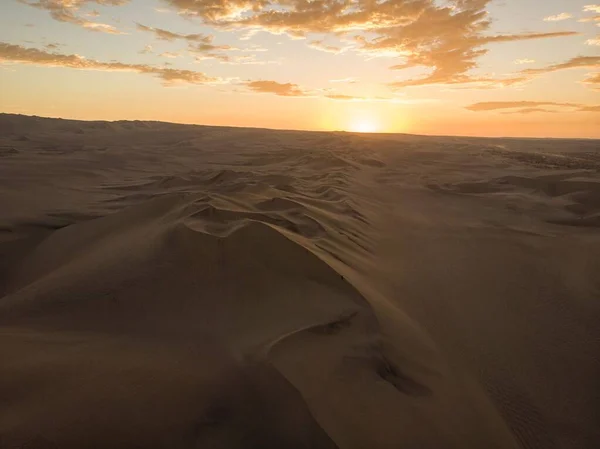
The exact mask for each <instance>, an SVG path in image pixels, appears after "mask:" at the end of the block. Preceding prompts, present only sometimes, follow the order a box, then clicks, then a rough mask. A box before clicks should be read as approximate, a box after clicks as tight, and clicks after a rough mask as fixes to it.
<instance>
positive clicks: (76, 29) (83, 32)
mask: <svg viewBox="0 0 600 449" xmlns="http://www.w3.org/2000/svg"><path fill="white" fill-rule="evenodd" d="M599 25H600V5H593V4H589V1H588V0H582V1H580V0H548V1H545V2H539V1H537V0H519V1H517V0H503V1H492V0H448V1H441V0H411V1H408V0H385V1H379V2H375V1H373V0H321V1H313V2H306V1H302V0H286V1H283V0H258V1H256V0H253V1H250V0H196V1H192V0H143V1H142V0H22V1H21V0H6V1H3V2H2V3H1V4H0V112H10V113H23V114H35V115H43V116H52V117H68V118H77V119H106V120H116V119H142V120H164V121H174V122H183V123H198V124H212V125H233V126H256V127H266V128H288V129H315V130H348V131H362V132H373V131H376V132H407V133H419V134H443V135H477V136H540V137H600V51H599V50H600V30H599V28H598V26H599Z"/></svg>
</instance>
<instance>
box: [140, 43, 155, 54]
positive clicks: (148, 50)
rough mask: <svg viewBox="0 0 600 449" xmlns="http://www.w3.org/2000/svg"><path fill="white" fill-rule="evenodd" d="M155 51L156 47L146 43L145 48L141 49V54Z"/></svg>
mask: <svg viewBox="0 0 600 449" xmlns="http://www.w3.org/2000/svg"><path fill="white" fill-rule="evenodd" d="M153 52H154V48H153V47H152V45H146V46H145V47H144V48H143V49H141V50H140V51H139V54H141V55H148V54H150V53H153Z"/></svg>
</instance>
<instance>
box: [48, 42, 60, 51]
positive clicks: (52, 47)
mask: <svg viewBox="0 0 600 449" xmlns="http://www.w3.org/2000/svg"><path fill="white" fill-rule="evenodd" d="M62 46H63V44H59V43H58V42H50V43H49V44H46V45H44V48H45V49H46V50H58V49H59V48H60V47H62Z"/></svg>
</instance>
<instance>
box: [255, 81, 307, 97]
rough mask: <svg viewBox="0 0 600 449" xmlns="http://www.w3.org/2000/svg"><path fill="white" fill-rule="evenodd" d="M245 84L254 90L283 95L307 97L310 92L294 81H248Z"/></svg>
mask: <svg viewBox="0 0 600 449" xmlns="http://www.w3.org/2000/svg"><path fill="white" fill-rule="evenodd" d="M244 85H245V86H246V87H248V88H249V89H250V90H252V91H253V92H260V93H270V94H275V95H278V96H281V97H305V96H308V95H309V94H308V93H307V92H305V91H304V90H302V89H301V88H300V86H298V85H297V84H293V83H285V84H282V83H278V82H277V81H248V82H245V83H244Z"/></svg>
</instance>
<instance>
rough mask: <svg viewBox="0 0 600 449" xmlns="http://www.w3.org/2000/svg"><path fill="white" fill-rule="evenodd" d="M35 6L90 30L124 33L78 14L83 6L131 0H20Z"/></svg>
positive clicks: (121, 3)
mask: <svg viewBox="0 0 600 449" xmlns="http://www.w3.org/2000/svg"><path fill="white" fill-rule="evenodd" d="M18 1H19V2H20V3H24V4H26V5H29V6H33V7H34V8H38V9H43V10H46V11H48V12H49V13H50V16H51V17H52V18H53V19H54V20H58V21H59V22H68V23H72V24H74V25H79V26H81V27H83V28H85V29H88V30H90V31H99V32H102V33H109V34H124V33H122V32H121V31H119V30H118V29H117V28H115V27H114V26H112V25H109V24H106V23H98V22H91V21H89V20H87V19H85V18H84V17H82V16H80V15H79V14H78V12H79V10H80V9H81V7H83V6H86V5H87V4H91V3H95V4H98V5H105V6H120V5H125V4H127V3H129V1H130V0H18Z"/></svg>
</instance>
